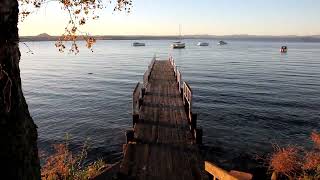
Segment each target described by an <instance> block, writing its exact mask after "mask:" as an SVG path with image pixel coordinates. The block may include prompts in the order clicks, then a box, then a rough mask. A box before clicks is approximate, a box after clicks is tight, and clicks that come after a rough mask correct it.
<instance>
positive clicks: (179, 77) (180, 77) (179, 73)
mask: <svg viewBox="0 0 320 180" xmlns="http://www.w3.org/2000/svg"><path fill="white" fill-rule="evenodd" d="M181 79H182V76H181V72H180V71H179V70H177V83H178V88H179V92H180V93H181Z"/></svg>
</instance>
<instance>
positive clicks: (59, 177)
mask: <svg viewBox="0 0 320 180" xmlns="http://www.w3.org/2000/svg"><path fill="white" fill-rule="evenodd" d="M54 150H55V153H54V154H52V155H50V156H49V157H48V158H47V159H46V163H45V165H44V166H42V168H41V179H42V180H84V179H90V178H92V177H94V176H96V175H98V174H100V173H101V170H102V169H103V168H105V167H106V166H107V165H106V164H105V163H104V162H103V161H102V160H98V161H96V162H94V163H92V164H90V165H89V166H87V167H85V166H84V165H83V162H84V160H85V158H86V156H87V146H86V144H85V145H84V146H83V149H82V151H81V153H80V154H78V155H73V154H72V152H71V151H69V150H68V144H67V143H66V144H56V145H54Z"/></svg>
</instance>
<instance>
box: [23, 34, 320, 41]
mask: <svg viewBox="0 0 320 180" xmlns="http://www.w3.org/2000/svg"><path fill="white" fill-rule="evenodd" d="M93 37H94V38H95V39H96V40H177V39H178V38H179V37H178V36H143V35H135V36H121V35H119V36H115V35H111V36H108V35H104V36H93ZM58 38H59V36H50V35H48V34H40V35H38V36H21V37H20V42H30V41H56V40H57V39H58ZM182 38H183V39H207V40H239V41H269V42H320V35H315V36H254V35H226V36H214V35H185V36H182Z"/></svg>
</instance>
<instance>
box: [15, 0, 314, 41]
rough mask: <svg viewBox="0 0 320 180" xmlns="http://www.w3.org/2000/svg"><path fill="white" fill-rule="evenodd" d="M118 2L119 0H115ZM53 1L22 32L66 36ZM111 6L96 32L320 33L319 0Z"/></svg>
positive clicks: (152, 1) (160, 0)
mask: <svg viewBox="0 0 320 180" xmlns="http://www.w3.org/2000/svg"><path fill="white" fill-rule="evenodd" d="M112 1H115V0H112ZM60 7H61V5H59V4H58V3H57V2H51V3H48V4H47V5H45V6H43V7H42V8H41V9H40V10H38V11H36V12H34V13H33V14H31V15H30V16H28V17H27V18H26V19H25V20H24V21H23V22H20V23H19V33H20V35H21V36H30V35H38V34H40V33H48V34H50V35H61V34H62V33H63V32H64V28H65V26H66V24H67V22H68V18H67V14H66V12H64V11H63V10H61V8H60ZM112 9H113V7H112V5H110V6H109V8H106V9H104V10H102V11H100V12H98V15H99V16H100V18H99V19H98V20H92V21H90V22H88V23H87V24H86V25H85V26H84V27H82V31H85V32H89V33H90V34H91V35H177V34H179V24H181V27H182V34H183V35H204V34H208V35H235V34H236V35H239V34H248V35H320V1H319V0H133V8H132V12H131V13H130V14H128V13H124V12H113V11H112Z"/></svg>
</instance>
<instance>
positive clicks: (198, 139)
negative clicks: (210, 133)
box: [194, 128, 203, 144]
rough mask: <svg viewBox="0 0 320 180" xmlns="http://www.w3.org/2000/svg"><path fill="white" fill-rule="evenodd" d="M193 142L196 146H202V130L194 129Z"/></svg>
mask: <svg viewBox="0 0 320 180" xmlns="http://www.w3.org/2000/svg"><path fill="white" fill-rule="evenodd" d="M194 132H195V140H196V143H197V144H202V134H203V132H202V128H196V129H195V131H194Z"/></svg>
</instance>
